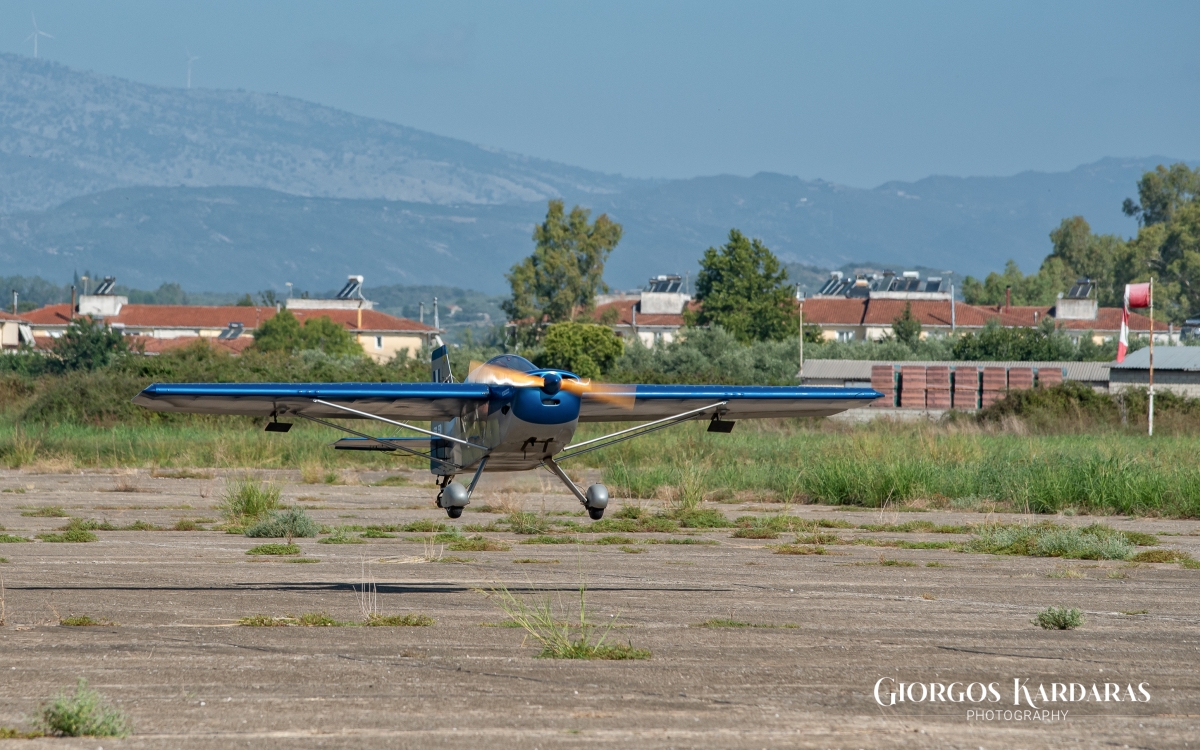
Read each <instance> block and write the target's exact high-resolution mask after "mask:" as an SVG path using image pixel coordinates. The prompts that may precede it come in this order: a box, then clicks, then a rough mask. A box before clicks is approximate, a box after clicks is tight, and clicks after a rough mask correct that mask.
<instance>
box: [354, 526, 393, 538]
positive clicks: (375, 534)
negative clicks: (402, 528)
mask: <svg viewBox="0 0 1200 750" xmlns="http://www.w3.org/2000/svg"><path fill="white" fill-rule="evenodd" d="M361 536H362V538H363V539H395V538H396V535H395V534H389V533H387V532H386V531H384V530H383V529H372V528H368V529H367V530H366V531H364V532H363V533H362V534H361Z"/></svg>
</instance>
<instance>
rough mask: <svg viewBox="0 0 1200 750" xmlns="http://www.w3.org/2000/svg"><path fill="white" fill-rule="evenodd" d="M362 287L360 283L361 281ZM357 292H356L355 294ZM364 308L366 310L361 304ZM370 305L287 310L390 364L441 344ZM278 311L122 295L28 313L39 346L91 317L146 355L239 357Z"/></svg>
mask: <svg viewBox="0 0 1200 750" xmlns="http://www.w3.org/2000/svg"><path fill="white" fill-rule="evenodd" d="M358 284H359V286H361V277H359V281H358ZM355 291H356V292H357V289H355ZM360 303H361V304H360ZM373 307H374V305H373V304H372V303H370V301H369V300H362V299H361V298H359V299H345V298H341V297H340V296H339V297H338V298H336V299H332V300H314V299H305V300H288V302H287V308H288V311H289V312H291V313H292V314H293V315H295V316H296V318H297V319H298V320H299V321H300V322H301V323H303V322H304V321H305V320H307V319H309V318H321V317H323V318H329V319H330V320H332V321H333V322H335V323H337V324H339V325H341V326H342V327H344V328H345V329H346V330H348V331H349V332H350V333H351V334H352V335H354V337H355V339H356V340H357V341H358V343H359V345H361V346H362V348H363V352H364V353H365V354H367V355H368V356H370V357H371V358H372V359H375V360H377V361H380V362H382V361H386V360H388V359H391V358H392V357H394V356H396V355H397V354H399V353H400V352H402V351H407V352H408V353H409V354H410V355H413V354H416V352H417V351H418V350H419V349H420V348H421V347H422V346H426V345H433V344H436V343H438V342H440V338H439V334H440V333H441V331H440V330H438V329H436V328H434V327H432V326H427V325H425V324H423V323H418V322H417V321H415V320H409V319H408V318H398V317H395V316H393V315H388V314H386V313H382V312H379V311H377V310H374V309H372V308H373ZM278 311H279V310H278V308H276V307H266V306H255V307H242V306H203V305H131V304H129V300H128V298H126V297H122V296H118V295H111V294H105V295H82V296H80V297H79V300H78V302H77V303H76V305H75V310H74V311H72V309H71V305H70V304H59V305H47V306H46V307H43V308H41V309H39V310H34V311H31V312H29V313H25V314H24V315H23V318H24V319H25V320H27V321H28V322H29V325H30V328H31V329H32V334H33V336H34V340H35V341H37V340H39V339H40V342H39V343H41V344H43V345H45V344H46V343H48V341H47V339H52V338H57V337H59V336H61V335H62V334H63V332H64V331H65V330H66V328H67V326H68V325H69V324H70V322H71V319H72V317H74V316H80V315H87V316H91V317H94V318H97V319H99V320H103V321H104V323H105V324H107V325H109V326H111V327H113V328H114V329H117V330H121V331H123V332H124V334H125V335H126V336H129V337H131V340H132V343H134V344H135V346H138V347H140V348H142V349H143V350H144V351H145V352H146V353H147V354H159V353H161V352H163V351H167V350H169V349H173V348H177V347H182V346H187V345H188V344H191V343H192V342H194V341H195V340H196V339H197V338H200V339H203V340H204V341H205V342H207V343H208V344H210V345H211V346H214V347H217V348H220V349H224V350H226V351H230V352H232V353H240V352H241V351H243V350H244V349H245V348H246V347H247V346H249V345H250V344H252V343H254V336H253V333H254V330H255V329H256V328H258V326H260V325H262V323H264V322H265V321H267V320H270V319H271V318H272V317H274V316H275V315H276V314H277V313H278Z"/></svg>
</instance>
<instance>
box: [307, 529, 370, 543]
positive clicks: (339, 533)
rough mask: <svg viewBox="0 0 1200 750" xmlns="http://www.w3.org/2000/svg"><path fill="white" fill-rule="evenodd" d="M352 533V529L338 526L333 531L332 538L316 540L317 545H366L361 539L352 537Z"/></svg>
mask: <svg viewBox="0 0 1200 750" xmlns="http://www.w3.org/2000/svg"><path fill="white" fill-rule="evenodd" d="M352 533H353V528H352V527H350V526H338V527H337V528H336V529H334V530H333V535H332V536H327V537H325V538H324V539H318V540H317V544H366V542H365V541H363V540H362V539H359V538H358V537H356V536H352Z"/></svg>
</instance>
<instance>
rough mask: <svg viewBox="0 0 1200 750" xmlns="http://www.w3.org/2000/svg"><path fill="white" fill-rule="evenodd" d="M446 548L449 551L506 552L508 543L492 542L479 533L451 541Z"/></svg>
mask: <svg viewBox="0 0 1200 750" xmlns="http://www.w3.org/2000/svg"><path fill="white" fill-rule="evenodd" d="M446 549H448V550H450V551H451V552H506V551H508V550H509V545H507V544H505V543H504V542H494V541H492V540H491V539H487V538H485V537H483V536H481V535H479V534H476V535H475V536H471V537H466V538H465V539H459V540H458V541H456V542H452V543H451V544H450V545H449V546H447V547H446Z"/></svg>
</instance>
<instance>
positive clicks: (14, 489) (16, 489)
mask: <svg viewBox="0 0 1200 750" xmlns="http://www.w3.org/2000/svg"><path fill="white" fill-rule="evenodd" d="M0 492H11V493H12V494H14V495H24V494H25V488H24V487H5V488H4V489H3V490H0Z"/></svg>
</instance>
